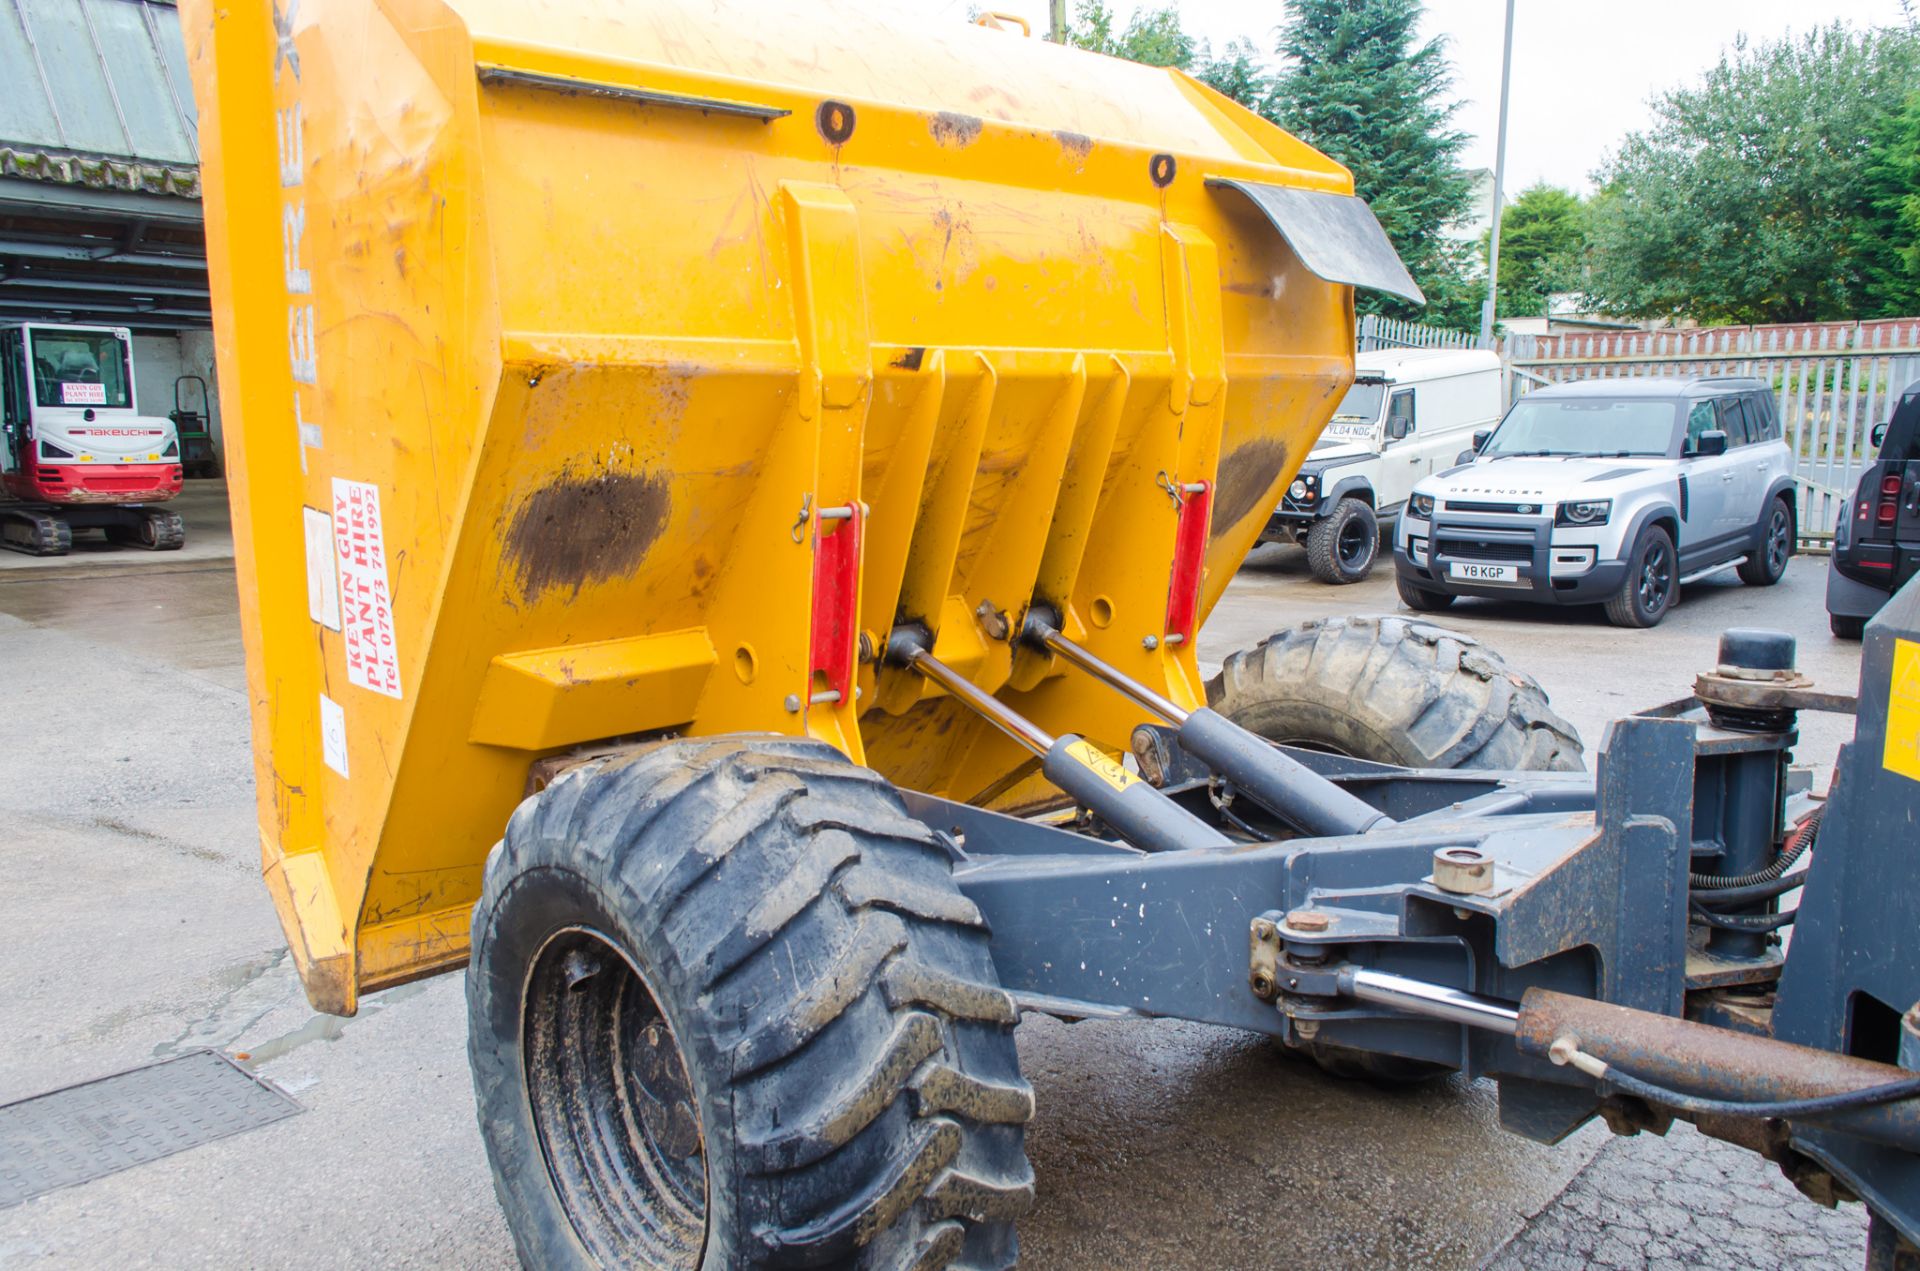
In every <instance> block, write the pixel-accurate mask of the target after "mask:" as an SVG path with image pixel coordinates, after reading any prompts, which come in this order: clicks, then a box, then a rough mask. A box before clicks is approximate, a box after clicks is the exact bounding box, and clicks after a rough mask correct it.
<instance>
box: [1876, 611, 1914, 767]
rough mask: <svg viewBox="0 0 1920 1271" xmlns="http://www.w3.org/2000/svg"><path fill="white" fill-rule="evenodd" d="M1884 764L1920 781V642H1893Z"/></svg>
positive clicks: (1882, 762)
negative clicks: (1891, 677)
mask: <svg viewBox="0 0 1920 1271" xmlns="http://www.w3.org/2000/svg"><path fill="white" fill-rule="evenodd" d="M1880 763H1881V766H1882V767H1884V768H1886V770H1887V771H1888V772H1897V773H1899V774H1900V775H1901V776H1903V777H1912V778H1913V779H1914V780H1915V781H1920V644H1916V643H1914V642H1913V641H1912V640H1895V641H1894V642H1893V680H1892V682H1891V683H1890V684H1888V686H1887V748H1886V753H1885V754H1884V755H1883V756H1882V757H1881V760H1880Z"/></svg>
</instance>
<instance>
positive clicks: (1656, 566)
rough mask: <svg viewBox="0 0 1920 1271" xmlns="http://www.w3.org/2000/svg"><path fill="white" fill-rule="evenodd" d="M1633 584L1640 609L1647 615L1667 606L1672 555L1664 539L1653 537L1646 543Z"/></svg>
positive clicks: (1671, 595)
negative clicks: (1637, 591) (1637, 574)
mask: <svg viewBox="0 0 1920 1271" xmlns="http://www.w3.org/2000/svg"><path fill="white" fill-rule="evenodd" d="M1635 586H1636V587H1637V589H1638V590H1639V593H1640V609H1641V611H1642V612H1643V613H1645V614H1646V615H1647V616H1648V617H1652V616H1653V615H1655V614H1657V613H1659V612H1660V611H1661V610H1663V609H1665V608H1666V607H1667V601H1668V600H1670V599H1672V597H1673V556H1672V554H1671V553H1670V552H1669V551H1668V549H1667V544H1666V542H1665V541H1664V540H1662V539H1655V540H1654V541H1653V542H1652V543H1649V544H1648V545H1647V554H1646V556H1645V557H1644V558H1643V559H1642V560H1641V562H1640V578H1639V580H1638V582H1637V583H1636V584H1635Z"/></svg>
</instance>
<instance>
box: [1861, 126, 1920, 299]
mask: <svg viewBox="0 0 1920 1271" xmlns="http://www.w3.org/2000/svg"><path fill="white" fill-rule="evenodd" d="M1861 196H1862V197H1861V206H1860V208H1859V216H1858V219H1857V220H1856V221H1855V223H1854V227H1853V250H1854V256H1855V260H1856V262H1857V265H1858V274H1859V281H1860V288H1861V295H1862V308H1863V309H1864V311H1865V316H1868V317H1887V318H1893V317H1908V316H1911V315H1913V314H1920V92H1916V93H1910V94H1908V96H1907V99H1906V101H1905V102H1904V103H1902V105H1901V107H1900V109H1899V110H1898V111H1895V112H1893V113H1890V114H1889V115H1888V116H1887V117H1886V118H1885V119H1884V120H1882V121H1881V125H1880V128H1879V130H1878V131H1876V132H1875V133H1874V136H1873V144H1872V147H1871V149H1870V150H1869V152H1868V155H1867V162H1866V168H1865V171H1864V172H1863V173H1862V176H1861Z"/></svg>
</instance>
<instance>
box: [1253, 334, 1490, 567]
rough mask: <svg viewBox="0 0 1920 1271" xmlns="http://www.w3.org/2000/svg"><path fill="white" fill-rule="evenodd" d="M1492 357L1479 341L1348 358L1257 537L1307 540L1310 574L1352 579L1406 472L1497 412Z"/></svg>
mask: <svg viewBox="0 0 1920 1271" xmlns="http://www.w3.org/2000/svg"><path fill="white" fill-rule="evenodd" d="M1500 373H1501V372H1500V358H1499V356H1498V355H1497V354H1495V353H1492V352H1490V351H1487V350H1482V349H1382V350H1378V351H1375V352H1371V353H1362V354H1360V355H1359V356H1358V357H1356V358H1354V377H1353V387H1351V388H1349V389H1348V390H1347V395H1346V396H1345V397H1344V398H1342V399H1341V401H1340V404H1339V405H1338V406H1336V407H1335V408H1334V411H1333V418H1332V419H1330V420H1328V421H1327V427H1326V430H1325V431H1324V432H1322V433H1321V434H1320V440H1319V441H1317V442H1315V443H1314V447H1313V450H1312V451H1311V452H1310V453H1309V454H1308V455H1307V460H1306V462H1305V463H1303V464H1302V465H1301V466H1300V471H1299V472H1298V473H1297V474H1296V475H1295V476H1294V479H1293V484H1292V485H1290V486H1289V487H1288V488H1287V492H1286V495H1285V496H1284V497H1283V498H1282V499H1281V501H1280V506H1279V508H1278V509H1277V510H1275V512H1274V513H1273V516H1272V517H1271V518H1270V519H1269V520H1268V522H1267V529H1266V532H1265V533H1264V534H1262V535H1261V541H1262V542H1267V543H1277V542H1280V541H1281V540H1283V539H1291V540H1292V541H1294V542H1296V543H1298V544H1300V545H1301V546H1302V547H1304V548H1306V549H1307V564H1308V566H1309V567H1310V568H1311V569H1312V570H1313V574H1314V577H1316V578H1318V579H1319V580H1320V581H1321V582H1326V583H1357V582H1359V581H1360V580H1361V579H1363V578H1365V577H1366V576H1367V574H1368V572H1369V571H1370V570H1372V568H1373V561H1374V557H1375V556H1376V555H1378V554H1379V550H1380V525H1381V524H1382V523H1384V522H1389V521H1391V520H1392V519H1393V518H1394V517H1395V516H1397V515H1399V512H1400V509H1401V508H1403V507H1405V506H1406V502H1407V496H1408V495H1409V494H1411V493H1412V492H1413V485H1414V482H1416V481H1419V480H1420V479H1421V478H1422V477H1426V476H1429V475H1431V474H1432V473H1434V472H1437V471H1439V470H1440V469H1442V468H1446V467H1449V466H1450V465H1452V463H1453V462H1454V457H1455V456H1456V455H1458V454H1459V453H1460V450H1461V448H1462V447H1464V446H1465V445H1466V444H1467V441H1468V439H1469V438H1470V437H1472V436H1473V434H1474V432H1475V431H1476V430H1479V429H1485V428H1491V427H1493V425H1494V421H1496V420H1498V419H1499V418H1500Z"/></svg>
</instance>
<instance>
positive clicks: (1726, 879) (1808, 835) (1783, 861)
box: [1687, 803, 1827, 891]
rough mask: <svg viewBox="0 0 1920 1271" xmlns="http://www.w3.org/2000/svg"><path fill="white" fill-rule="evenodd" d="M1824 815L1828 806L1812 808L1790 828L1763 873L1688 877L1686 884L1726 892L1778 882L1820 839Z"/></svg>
mask: <svg viewBox="0 0 1920 1271" xmlns="http://www.w3.org/2000/svg"><path fill="white" fill-rule="evenodd" d="M1826 814H1827V805H1826V804H1824V803H1823V804H1821V805H1820V806H1819V807H1817V808H1815V809H1814V810H1813V811H1812V812H1811V813H1810V814H1808V816H1807V817H1806V819H1805V820H1803V821H1801V822H1800V824H1798V825H1796V826H1794V827H1793V832H1792V833H1791V834H1789V835H1787V841H1786V843H1785V844H1784V845H1782V847H1781V849H1780V855H1779V856H1777V857H1775V858H1774V861H1773V864H1771V865H1769V866H1767V867H1766V868H1765V869H1759V870H1755V871H1754V872H1753V873H1751V874H1689V875H1687V882H1688V884H1689V885H1690V886H1691V887H1692V888H1693V890H1695V891H1729V890H1732V889H1734V888H1742V887H1757V886H1759V885H1760V884H1762V883H1771V882H1777V881H1779V879H1780V878H1781V877H1782V876H1783V875H1785V874H1786V872H1787V871H1788V870H1789V869H1791V868H1792V867H1793V863H1794V862H1795V861H1797V860H1799V859H1800V857H1801V856H1802V855H1803V854H1804V853H1805V852H1806V851H1807V850H1808V849H1809V848H1811V847H1812V846H1813V841H1814V839H1816V838H1818V837H1819V835H1820V821H1821V818H1823V817H1825V816H1826Z"/></svg>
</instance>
